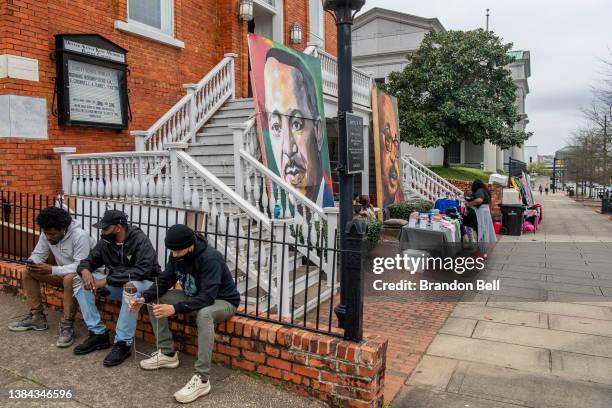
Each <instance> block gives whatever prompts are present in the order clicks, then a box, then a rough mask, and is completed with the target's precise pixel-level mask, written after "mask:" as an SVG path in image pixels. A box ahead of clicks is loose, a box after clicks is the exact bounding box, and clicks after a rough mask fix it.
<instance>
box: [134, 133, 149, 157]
mask: <svg viewBox="0 0 612 408" xmlns="http://www.w3.org/2000/svg"><path fill="white" fill-rule="evenodd" d="M130 135H132V136H134V148H135V150H136V151H137V152H144V151H145V150H147V149H146V143H145V140H146V138H147V135H148V133H147V131H145V130H132V131H131V132H130Z"/></svg>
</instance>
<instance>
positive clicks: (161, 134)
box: [130, 54, 237, 151]
mask: <svg viewBox="0 0 612 408" xmlns="http://www.w3.org/2000/svg"><path fill="white" fill-rule="evenodd" d="M236 56H237V55H236V54H225V58H223V60H221V62H219V63H218V64H217V65H216V66H215V67H214V68H213V69H212V70H211V71H210V72H209V73H208V74H206V76H204V78H202V79H201V80H200V81H199V82H198V83H197V84H185V85H183V86H184V87H185V88H186V89H187V95H185V96H184V97H183V98H181V100H179V101H178V102H177V103H176V104H175V105H174V106H173V107H172V108H170V110H168V112H166V113H165V114H164V115H163V116H162V117H161V118H159V120H157V122H155V123H154V124H153V125H152V126H151V127H150V128H149V129H148V130H146V131H141V130H135V131H132V132H130V133H131V134H132V135H133V136H135V137H136V150H155V151H157V150H164V149H165V146H166V145H167V144H169V143H180V142H190V141H195V135H196V132H197V131H198V129H200V128H201V127H202V126H203V125H204V124H205V123H206V122H207V121H208V120H209V119H210V118H211V117H212V115H213V114H214V113H215V112H216V111H217V110H218V109H219V108H220V107H221V106H222V105H223V104H224V103H225V101H226V100H228V99H229V98H233V97H235V89H236V87H235V73H234V65H235V64H234V60H235V58H236Z"/></svg>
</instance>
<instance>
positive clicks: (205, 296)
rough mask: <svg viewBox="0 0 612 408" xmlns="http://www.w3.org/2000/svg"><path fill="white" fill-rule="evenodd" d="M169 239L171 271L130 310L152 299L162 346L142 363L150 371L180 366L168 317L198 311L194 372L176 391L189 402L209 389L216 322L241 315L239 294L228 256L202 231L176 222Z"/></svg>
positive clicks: (150, 306)
mask: <svg viewBox="0 0 612 408" xmlns="http://www.w3.org/2000/svg"><path fill="white" fill-rule="evenodd" d="M165 243H166V248H168V249H169V250H170V258H169V260H168V265H167V267H166V270H165V271H164V272H163V273H162V274H161V275H160V277H159V279H158V282H157V284H153V286H151V287H150V288H149V289H147V290H146V291H145V292H144V293H143V294H142V295H140V296H141V297H138V298H136V299H134V300H132V301H131V302H130V304H129V308H130V310H132V311H134V312H136V311H137V310H138V309H139V308H140V307H141V306H142V305H143V304H144V303H147V306H148V309H149V318H150V320H151V325H152V326H153V332H154V333H155V336H156V337H157V340H158V342H159V347H160V350H157V352H155V353H154V354H153V355H152V356H151V358H148V359H146V360H143V361H141V362H140V367H141V368H143V369H145V370H157V369H160V368H176V367H178V365H179V359H178V353H177V352H176V350H175V349H174V341H173V340H172V333H171V332H170V329H169V328H168V317H170V316H173V315H175V314H177V313H184V314H193V315H195V317H196V321H197V324H198V359H197V361H196V363H195V372H194V374H193V376H192V377H191V379H190V380H189V382H188V383H187V384H186V385H185V386H184V387H183V388H181V389H180V390H179V391H177V392H176V393H175V394H174V398H175V399H176V400H177V401H178V402H181V403H188V402H192V401H195V400H196V399H197V398H199V397H201V396H204V395H206V394H208V393H209V392H210V381H209V380H208V376H209V374H210V368H211V359H212V352H213V346H214V343H215V324H216V323H219V322H222V321H224V320H227V319H229V318H230V317H232V316H233V315H234V314H235V313H236V308H237V307H238V305H239V304H240V293H238V290H237V289H236V285H235V283H234V279H233V278H232V274H231V273H230V271H229V268H228V267H227V264H226V263H225V260H224V258H223V255H221V253H220V252H219V251H217V250H216V249H215V248H213V247H211V246H209V245H208V243H207V242H206V238H204V237H203V236H202V235H200V234H196V233H195V232H194V231H193V230H192V229H191V228H189V227H187V226H186V225H181V224H177V225H174V226H172V227H170V229H168V232H167V234H166V238H165ZM177 282H180V284H181V289H180V290H179V289H173V288H174V285H175V284H176V283H177ZM158 296H159V298H158ZM152 302H157V304H152Z"/></svg>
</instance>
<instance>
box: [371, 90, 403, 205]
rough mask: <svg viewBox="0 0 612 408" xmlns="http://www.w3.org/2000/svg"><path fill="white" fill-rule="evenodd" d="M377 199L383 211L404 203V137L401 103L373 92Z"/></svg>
mask: <svg viewBox="0 0 612 408" xmlns="http://www.w3.org/2000/svg"><path fill="white" fill-rule="evenodd" d="M372 107H373V108H372V122H373V125H374V162H375V166H376V197H377V201H378V203H377V204H378V207H379V208H386V207H387V206H389V205H390V204H394V203H399V202H401V201H404V193H403V191H402V187H401V177H400V164H401V163H400V133H399V115H398V112H397V99H396V98H395V97H393V96H391V95H388V94H386V93H384V92H383V91H381V90H380V89H378V88H373V89H372Z"/></svg>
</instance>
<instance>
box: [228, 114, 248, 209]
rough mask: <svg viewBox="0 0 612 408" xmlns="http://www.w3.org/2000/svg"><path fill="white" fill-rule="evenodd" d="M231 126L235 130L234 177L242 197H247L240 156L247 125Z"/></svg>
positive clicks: (237, 189) (237, 190) (236, 188)
mask: <svg viewBox="0 0 612 408" xmlns="http://www.w3.org/2000/svg"><path fill="white" fill-rule="evenodd" d="M229 128H230V129H232V130H233V132H234V177H235V181H234V184H235V186H236V187H235V191H236V192H237V193H238V194H239V195H240V197H242V198H245V194H244V183H243V178H242V177H243V174H244V172H243V169H242V159H241V158H240V149H242V146H243V144H244V131H245V130H246V126H245V125H244V124H243V123H239V124H231V125H229Z"/></svg>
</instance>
